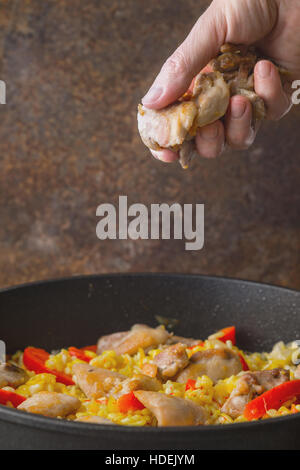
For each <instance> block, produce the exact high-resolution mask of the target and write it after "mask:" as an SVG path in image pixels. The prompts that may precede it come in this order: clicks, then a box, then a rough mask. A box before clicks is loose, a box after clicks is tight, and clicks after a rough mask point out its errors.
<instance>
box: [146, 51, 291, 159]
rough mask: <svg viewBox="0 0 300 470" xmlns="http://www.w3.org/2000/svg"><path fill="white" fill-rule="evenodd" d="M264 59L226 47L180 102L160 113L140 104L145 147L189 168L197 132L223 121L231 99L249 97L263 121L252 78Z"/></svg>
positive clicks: (257, 114)
mask: <svg viewBox="0 0 300 470" xmlns="http://www.w3.org/2000/svg"><path fill="white" fill-rule="evenodd" d="M261 59H262V57H261V56H259V54H258V52H257V51H256V50H255V48H254V47H251V46H250V47H247V46H243V45H233V44H224V45H223V46H222V47H221V50H220V54H219V55H218V56H217V57H216V58H215V59H213V60H212V61H211V62H210V63H209V64H208V66H207V67H206V68H205V71H202V72H200V73H199V74H198V75H197V76H196V77H195V79H194V80H193V83H192V85H191V86H190V88H189V90H188V91H187V92H186V93H185V94H184V95H183V96H182V97H181V98H179V99H178V101H176V102H175V103H173V104H171V105H169V106H167V107H166V108H163V109H160V110H153V109H149V108H147V107H145V106H143V105H142V104H139V106H138V128H139V132H140V135H141V138H142V141H143V142H144V144H145V145H146V146H147V147H148V148H149V149H152V150H162V149H170V150H173V151H175V152H178V154H179V162H180V163H181V165H182V167H183V168H187V167H188V165H189V162H190V160H191V158H192V157H193V155H194V154H195V153H196V152H195V149H196V147H195V142H194V137H195V135H196V132H197V129H198V128H200V127H203V126H206V125H207V124H211V123H212V122H214V121H216V120H217V119H220V118H222V116H224V114H225V113H226V111H227V108H228V105H229V99H230V96H233V95H243V96H246V97H247V98H248V99H249V100H250V101H251V103H252V108H253V120H254V122H255V121H260V120H262V119H264V117H265V114H266V112H265V105H264V102H263V100H262V99H261V98H260V97H259V96H258V95H257V94H256V93H255V91H254V75H253V71H254V66H255V64H256V63H257V62H258V61H259V60H261ZM280 71H281V72H282V73H284V70H280Z"/></svg>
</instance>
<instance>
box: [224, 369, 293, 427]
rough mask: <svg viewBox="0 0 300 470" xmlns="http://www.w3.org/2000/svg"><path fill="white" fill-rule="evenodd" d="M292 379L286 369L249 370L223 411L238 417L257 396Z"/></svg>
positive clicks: (240, 380)
mask: <svg viewBox="0 0 300 470" xmlns="http://www.w3.org/2000/svg"><path fill="white" fill-rule="evenodd" d="M289 380H290V373H289V371H287V370H284V369H272V370H263V371H256V372H247V373H246V374H244V375H243V376H242V377H241V378H240V379H239V380H238V381H237V384H236V386H235V388H234V390H233V391H232V392H231V394H230V397H229V398H228V400H227V401H226V402H225V403H224V405H223V407H222V412H223V413H226V414H228V415H229V416H231V417H232V418H237V417H238V416H240V415H241V414H243V412H244V408H245V406H246V405H247V403H249V401H251V400H253V399H254V398H255V397H256V396H258V395H261V394H262V393H264V392H266V391H267V390H270V389H271V388H273V387H276V386H277V385H280V384H281V383H283V382H288V381H289Z"/></svg>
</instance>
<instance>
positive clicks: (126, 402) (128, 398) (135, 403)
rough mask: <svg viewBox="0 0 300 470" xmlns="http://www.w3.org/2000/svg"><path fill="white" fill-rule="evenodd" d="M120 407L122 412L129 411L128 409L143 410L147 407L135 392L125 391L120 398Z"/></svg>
mask: <svg viewBox="0 0 300 470" xmlns="http://www.w3.org/2000/svg"><path fill="white" fill-rule="evenodd" d="M117 403H118V407H119V410H120V411H121V413H127V412H128V411H136V410H143V409H144V408H145V407H144V405H143V403H141V402H140V401H139V400H138V399H137V398H136V396H135V395H134V393H133V392H129V393H125V394H124V395H122V396H121V397H120V398H119V399H118V402H117Z"/></svg>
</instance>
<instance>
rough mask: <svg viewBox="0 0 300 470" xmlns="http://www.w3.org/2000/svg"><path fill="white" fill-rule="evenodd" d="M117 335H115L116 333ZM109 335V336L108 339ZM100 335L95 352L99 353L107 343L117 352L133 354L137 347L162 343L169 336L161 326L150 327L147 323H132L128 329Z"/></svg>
mask: <svg viewBox="0 0 300 470" xmlns="http://www.w3.org/2000/svg"><path fill="white" fill-rule="evenodd" d="M117 334H118V335H119V336H116V335H117ZM109 336H111V338H110V339H109ZM109 336H102V337H101V338H100V339H99V341H98V345H97V353H98V354H101V353H102V352H103V351H104V350H105V349H103V348H104V347H105V348H106V347H107V345H108V344H109V346H110V349H113V350H114V351H115V352H116V353H117V354H135V353H136V352H137V351H138V350H139V348H142V349H147V348H149V347H152V348H154V347H157V346H158V345H160V344H164V343H165V342H166V341H167V339H168V338H169V336H170V333H168V332H167V331H166V330H165V329H164V328H163V327H162V326H158V327H157V328H150V327H149V326H147V325H133V327H132V328H131V330H130V331H127V332H121V333H114V334H113V335H109Z"/></svg>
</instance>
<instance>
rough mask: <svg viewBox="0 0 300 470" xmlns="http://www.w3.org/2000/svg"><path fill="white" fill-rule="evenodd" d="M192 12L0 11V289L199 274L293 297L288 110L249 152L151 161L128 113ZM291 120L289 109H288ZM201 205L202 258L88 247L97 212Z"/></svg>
mask: <svg viewBox="0 0 300 470" xmlns="http://www.w3.org/2000/svg"><path fill="white" fill-rule="evenodd" d="M208 4H209V2H208V1H200V0H176V1H174V0H163V1H151V2H149V1H148V0H101V1H96V0H85V1H82V0H81V1H79V0H73V1H67V0H65V1H63V0H52V1H50V0H43V1H40V0H28V1H26V0H24V1H13V0H11V1H8V0H6V1H3V0H1V5H0V59H1V62H0V64H1V70H0V79H2V80H5V81H6V83H7V105H6V106H0V268H1V269H0V286H8V285H12V284H17V283H21V282H25V281H32V280H38V279H45V278H53V277H58V276H65V275H74V274H79V273H105V272H128V271H129V272H133V271H169V272H192V273H208V274H217V275H226V276H232V277H240V278H245V279H254V280H259V281H265V282H271V283H275V284H281V285H285V286H290V287H295V288H300V269H299V251H300V250H299V240H300V235H299V181H300V177H299V140H300V138H299V117H300V106H299V107H298V109H293V110H292V112H291V113H290V114H289V115H288V116H287V117H285V118H284V119H283V120H282V121H281V122H280V123H266V124H264V126H263V129H262V130H261V132H260V135H259V137H258V139H257V141H256V143H255V145H254V146H253V147H252V148H251V149H250V150H249V151H244V152H235V153H233V152H230V151H227V152H226V153H225V154H224V155H222V157H220V158H219V159H217V160H212V161H206V160H201V159H199V160H197V161H195V162H194V165H193V169H191V170H188V171H183V170H181V169H180V167H179V165H177V164H174V165H166V164H162V163H160V162H158V161H156V160H155V159H153V158H151V157H150V156H149V154H148V152H147V150H146V149H145V147H144V146H143V145H142V143H141V141H140V138H139V136H138V134H137V127H136V105H137V102H138V101H139V99H140V97H141V96H143V94H144V92H145V91H146V90H147V87H148V86H149V85H150V83H151V81H152V79H153V78H154V76H155V74H156V73H157V72H158V70H159V68H160V66H161V65H162V62H163V61H164V59H165V58H166V57H167V56H168V55H169V54H170V53H171V52H172V51H173V49H174V48H175V47H176V46H177V45H178V44H179V42H180V41H181V40H182V39H183V38H184V37H185V35H186V34H187V32H188V31H189V28H190V27H191V26H192V24H193V23H194V21H195V20H196V18H197V17H198V16H199V14H200V13H201V11H203V9H204V8H205V7H206V6H207V5H208ZM295 108H297V107H295ZM119 194H121V195H122V194H126V195H128V197H129V203H133V202H141V203H144V204H146V205H150V204H151V203H155V202H167V203H172V202H174V201H176V202H179V203H181V204H183V203H205V209H206V217H205V231H206V233H205V247H204V249H203V250H201V251H196V252H187V251H185V250H184V242H183V241H161V240H157V241H131V240H124V241H99V240H98V239H97V238H96V235H95V227H96V223H97V218H96V216H95V211H96V207H97V206H98V205H99V204H101V203H103V202H117V198H118V195H119Z"/></svg>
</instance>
